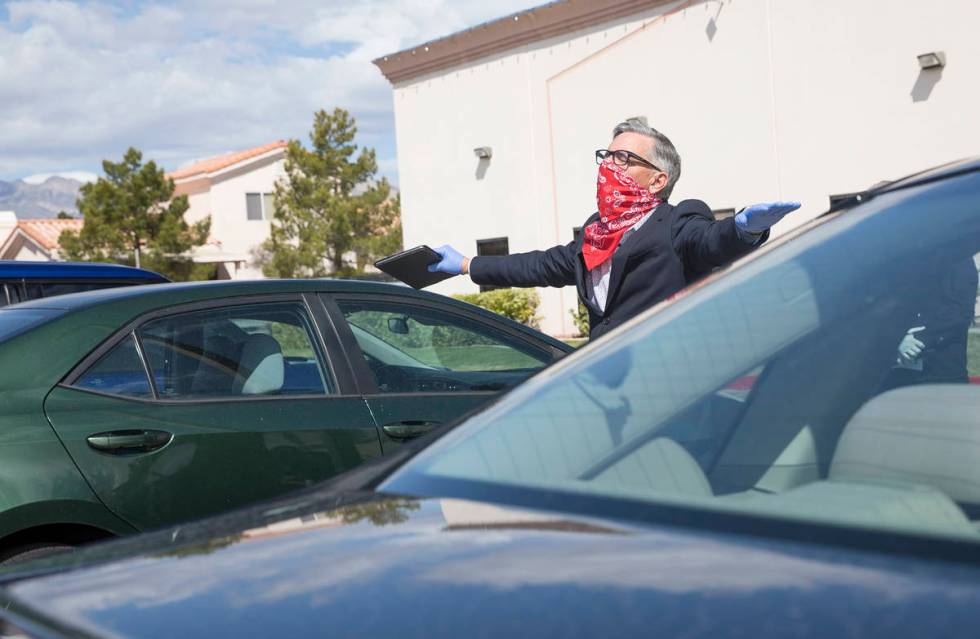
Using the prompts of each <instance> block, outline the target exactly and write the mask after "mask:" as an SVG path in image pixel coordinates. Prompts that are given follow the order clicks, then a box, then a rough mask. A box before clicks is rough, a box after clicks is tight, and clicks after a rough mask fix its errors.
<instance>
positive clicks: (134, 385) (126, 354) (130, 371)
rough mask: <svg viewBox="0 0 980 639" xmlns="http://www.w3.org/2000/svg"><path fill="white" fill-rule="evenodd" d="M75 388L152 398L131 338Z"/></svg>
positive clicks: (96, 366) (107, 354)
mask: <svg viewBox="0 0 980 639" xmlns="http://www.w3.org/2000/svg"><path fill="white" fill-rule="evenodd" d="M74 385H75V386H76V387H78V388H83V389H85V390H91V391H97V392H99V393H109V394H112V395H123V396H125V397H153V390H152V389H151V388H150V380H149V379H147V377H146V369H145V368H144V367H143V362H142V361H141V360H140V356H139V353H138V352H137V350H136V342H135V341H134V339H133V336H132V334H130V335H127V336H126V339H124V340H122V341H121V342H119V343H118V344H116V345H115V346H114V347H113V348H112V350H110V351H109V352H108V353H106V354H105V355H103V356H102V357H101V358H99V360H98V361H97V362H95V364H93V365H92V367H91V368H89V369H88V370H87V371H85V373H83V374H82V376H81V377H79V378H78V380H76V381H75V384H74Z"/></svg>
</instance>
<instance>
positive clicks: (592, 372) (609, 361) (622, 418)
mask: <svg viewBox="0 0 980 639" xmlns="http://www.w3.org/2000/svg"><path fill="white" fill-rule="evenodd" d="M632 366H633V356H632V355H631V354H630V350H629V349H621V350H620V351H618V352H616V353H613V354H611V355H608V356H606V357H603V358H602V359H600V360H599V361H597V362H595V363H594V364H593V365H592V366H590V367H589V368H588V369H586V371H585V374H584V375H582V376H579V377H576V379H575V382H576V384H577V385H578V386H579V388H581V389H582V393H583V394H584V395H585V396H586V397H588V398H589V399H590V400H592V402H594V403H595V405H596V406H598V407H599V409H600V410H602V413H603V415H605V417H606V426H607V428H608V429H609V436H610V438H611V439H612V442H613V445H614V446H619V445H620V444H622V443H623V430H624V429H625V428H626V422H627V420H628V419H629V417H630V415H631V414H632V408H631V406H630V399H629V397H628V396H627V394H626V391H625V390H624V389H623V388H622V386H623V382H624V381H625V380H626V377H627V375H628V374H629V371H630V369H631V368H632Z"/></svg>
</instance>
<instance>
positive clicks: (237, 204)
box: [178, 153, 285, 279]
mask: <svg viewBox="0 0 980 639" xmlns="http://www.w3.org/2000/svg"><path fill="white" fill-rule="evenodd" d="M284 176H285V169H284V160H283V156H282V154H281V153H280V154H277V155H275V156H272V157H268V158H265V159H262V160H259V161H255V162H249V163H247V164H244V165H242V166H240V167H237V168H234V167H233V168H232V169H230V170H226V171H222V172H218V173H215V174H213V175H212V176H211V178H210V181H209V182H208V181H207V180H204V181H201V183H199V184H188V185H186V186H184V188H182V189H180V190H179V191H178V193H184V194H186V195H187V196H188V202H189V205H190V208H189V209H188V211H187V213H186V214H185V219H187V221H188V222H192V223H193V222H196V221H198V220H201V219H203V218H204V217H206V216H208V215H210V216H211V238H212V239H214V240H217V241H218V242H220V243H221V244H220V246H221V253H222V254H225V255H228V256H230V257H236V258H242V259H241V260H240V261H238V262H237V263H236V262H229V263H228V264H227V265H226V268H227V274H228V275H229V276H230V277H231V278H233V279H254V278H262V277H263V275H262V270H261V268H259V267H257V266H255V265H253V264H252V263H251V258H252V251H253V250H254V249H255V248H256V247H258V246H259V245H260V244H262V242H264V241H265V240H266V238H268V237H269V233H270V229H271V222H270V221H269V220H268V219H265V220H249V219H248V216H247V215H246V205H245V194H246V193H273V192H275V183H276V181H277V180H278V179H280V178H283V177H284ZM268 215H269V217H270V218H271V212H270V213H268ZM207 248H209V249H210V248H211V247H207Z"/></svg>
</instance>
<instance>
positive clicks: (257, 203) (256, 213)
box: [245, 193, 263, 220]
mask: <svg viewBox="0 0 980 639" xmlns="http://www.w3.org/2000/svg"><path fill="white" fill-rule="evenodd" d="M245 211H246V213H247V215H248V219H250V220H261V219H263V218H262V194H261V193H246V194H245Z"/></svg>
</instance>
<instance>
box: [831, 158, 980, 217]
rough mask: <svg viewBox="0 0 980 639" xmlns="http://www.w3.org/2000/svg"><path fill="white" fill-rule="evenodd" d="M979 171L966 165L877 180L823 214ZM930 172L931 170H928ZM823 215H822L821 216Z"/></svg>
mask: <svg viewBox="0 0 980 639" xmlns="http://www.w3.org/2000/svg"><path fill="white" fill-rule="evenodd" d="M977 171H980V166H967V167H964V168H962V169H957V170H955V171H949V172H948V173H947V172H942V173H939V174H934V175H928V176H924V177H921V178H918V179H916V177H915V176H914V175H913V176H910V177H907V178H902V179H900V180H889V181H885V182H879V183H878V184H876V185H874V186H872V187H871V188H869V189H867V190H864V191H860V192H858V193H854V194H853V195H850V196H848V197H846V198H843V199H841V200H840V201H839V202H835V203H834V204H833V205H832V206H831V207H830V208H829V209H827V212H826V213H824V214H823V215H830V214H831V213H836V212H837V211H843V210H845V209H850V208H853V207H855V206H857V205H858V204H864V203H866V202H870V201H871V200H873V199H874V198H876V197H878V196H879V195H881V194H883V193H892V192H894V191H902V190H904V189H909V188H912V187H914V186H923V185H925V184H931V183H933V182H939V181H942V180H948V179H950V178H954V177H958V176H960V175H966V174H968V173H976V172H977ZM930 172H931V171H930ZM821 217H823V216H821Z"/></svg>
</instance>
